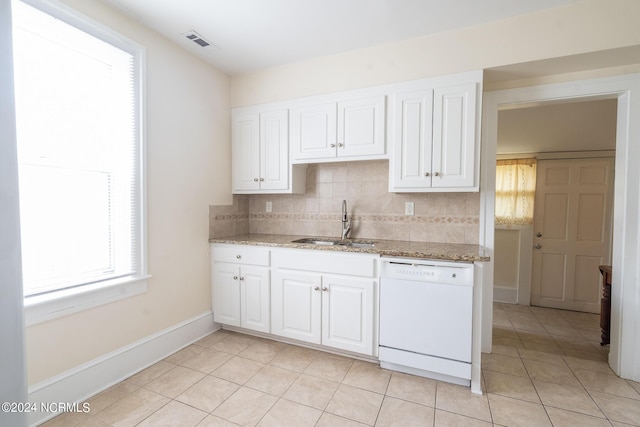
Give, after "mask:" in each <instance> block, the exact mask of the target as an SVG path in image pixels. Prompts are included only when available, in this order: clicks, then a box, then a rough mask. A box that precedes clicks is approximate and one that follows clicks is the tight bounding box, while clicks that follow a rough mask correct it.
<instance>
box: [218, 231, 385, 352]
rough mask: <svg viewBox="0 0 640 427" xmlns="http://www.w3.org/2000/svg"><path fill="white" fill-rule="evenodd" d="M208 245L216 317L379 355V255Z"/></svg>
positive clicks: (312, 341)
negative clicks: (209, 247) (209, 246)
mask: <svg viewBox="0 0 640 427" xmlns="http://www.w3.org/2000/svg"><path fill="white" fill-rule="evenodd" d="M211 248H212V249H211V259H212V275H211V282H212V298H213V304H212V305H213V320H214V321H215V322H218V323H221V324H223V325H229V326H235V327H240V328H245V329H251V330H254V331H259V332H264V333H269V334H272V335H276V336H280V337H285V338H290V339H294V340H298V341H303V342H308V343H313V344H318V345H323V346H327V347H331V348H334V349H340V350H344V351H349V352H353V353H359V354H363V355H367V356H377V355H378V326H377V325H378V321H377V318H378V316H377V313H378V286H379V283H378V275H379V273H378V264H379V259H380V257H379V256H378V255H372V254H354V253H344V252H327V251H310V250H304V249H284V248H265V247H257V246H244V245H234V244H218V243H214V244H212V245H211Z"/></svg>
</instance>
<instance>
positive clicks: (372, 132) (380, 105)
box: [337, 95, 385, 157]
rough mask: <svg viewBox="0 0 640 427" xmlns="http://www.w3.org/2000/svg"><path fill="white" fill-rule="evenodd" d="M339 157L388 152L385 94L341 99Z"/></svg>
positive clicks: (339, 106)
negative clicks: (386, 147)
mask: <svg viewBox="0 0 640 427" xmlns="http://www.w3.org/2000/svg"><path fill="white" fill-rule="evenodd" d="M337 142H338V144H337V148H338V151H337V155H338V157H349V156H372V155H380V154H384V152H385V96H384V95H381V96H374V97H368V98H361V99H352V100H346V101H342V102H339V103H338V141H337Z"/></svg>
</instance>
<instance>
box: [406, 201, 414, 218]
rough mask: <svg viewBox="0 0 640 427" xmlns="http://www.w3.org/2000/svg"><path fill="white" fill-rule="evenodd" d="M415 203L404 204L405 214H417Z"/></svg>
mask: <svg viewBox="0 0 640 427" xmlns="http://www.w3.org/2000/svg"><path fill="white" fill-rule="evenodd" d="M414 209H415V204H414V203H413V202H406V203H405V204H404V214H405V215H414V214H415V210H414Z"/></svg>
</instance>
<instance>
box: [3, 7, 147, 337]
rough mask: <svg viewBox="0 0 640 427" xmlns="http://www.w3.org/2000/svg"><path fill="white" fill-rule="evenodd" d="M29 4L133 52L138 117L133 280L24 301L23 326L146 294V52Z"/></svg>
mask: <svg viewBox="0 0 640 427" xmlns="http://www.w3.org/2000/svg"><path fill="white" fill-rule="evenodd" d="M16 1H21V2H23V3H25V4H28V5H30V6H32V7H35V8H37V9H39V10H41V11H42V12H44V13H47V14H49V15H51V16H53V17H55V18H57V19H60V20H62V21H64V22H66V23H67V24H69V25H72V26H74V27H76V28H78V29H80V30H82V31H84V32H86V33H88V34H91V35H93V36H94V37H97V38H100V39H102V40H104V41H106V42H108V43H111V44H113V45H115V46H118V47H120V48H123V49H125V50H127V51H129V52H130V53H132V54H133V55H134V56H135V58H136V61H137V65H138V66H137V70H136V71H137V74H136V76H135V79H136V83H135V90H136V94H135V95H136V101H137V106H136V107H137V112H136V114H137V117H138V136H137V137H138V141H139V146H138V162H139V163H138V178H137V184H138V187H139V198H140V200H139V201H138V203H139V206H138V208H139V209H138V216H139V218H138V221H139V223H138V230H139V239H140V241H138V242H137V249H138V251H139V252H138V254H137V257H138V265H139V269H138V274H137V275H135V276H133V277H127V278H121V279H113V280H109V281H104V282H100V283H91V284H85V285H81V286H78V287H74V288H68V289H61V290H58V291H52V292H48V293H45V294H41V295H33V296H28V297H25V298H24V309H25V310H24V313H25V323H26V325H27V326H29V325H33V324H37V323H41V322H45V321H48V320H52V319H55V318H58V317H62V316H66V315H69V314H72V313H76V312H79V311H82V310H87V309H90V308H93V307H97V306H100V305H104V304H107V303H110V302H114V301H118V300H121V299H124V298H129V297H132V296H134V295H139V294H142V293H145V292H146V291H147V279H148V278H150V277H151V276H150V275H149V274H148V270H147V215H146V212H147V206H146V200H147V197H146V195H147V191H146V132H145V129H146V126H145V114H144V113H145V111H146V109H145V96H144V95H145V79H144V76H145V70H146V64H145V62H146V61H145V49H144V47H143V46H141V45H139V44H137V43H135V42H133V41H132V40H130V39H128V38H126V37H124V36H122V35H121V34H118V33H117V32H115V31H114V30H112V29H111V28H108V27H106V26H104V25H102V24H100V23H99V22H96V21H95V20H93V19H91V18H89V17H87V16H85V15H82V14H81V13H79V12H78V11H76V10H75V9H72V8H70V7H69V6H67V5H65V4H63V3H60V2H58V1H56V0H16Z"/></svg>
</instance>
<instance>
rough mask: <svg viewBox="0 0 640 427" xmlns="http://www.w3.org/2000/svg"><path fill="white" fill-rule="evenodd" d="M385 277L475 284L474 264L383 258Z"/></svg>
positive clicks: (466, 284)
mask: <svg viewBox="0 0 640 427" xmlns="http://www.w3.org/2000/svg"><path fill="white" fill-rule="evenodd" d="M380 276H381V277H383V278H392V279H401V280H411V281H417V282H432V283H442V284H451V285H461V286H473V264H469V263H453V262H442V261H430V260H417V259H416V260H412V259H405V258H403V259H397V258H383V259H382V268H381V271H380Z"/></svg>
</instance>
